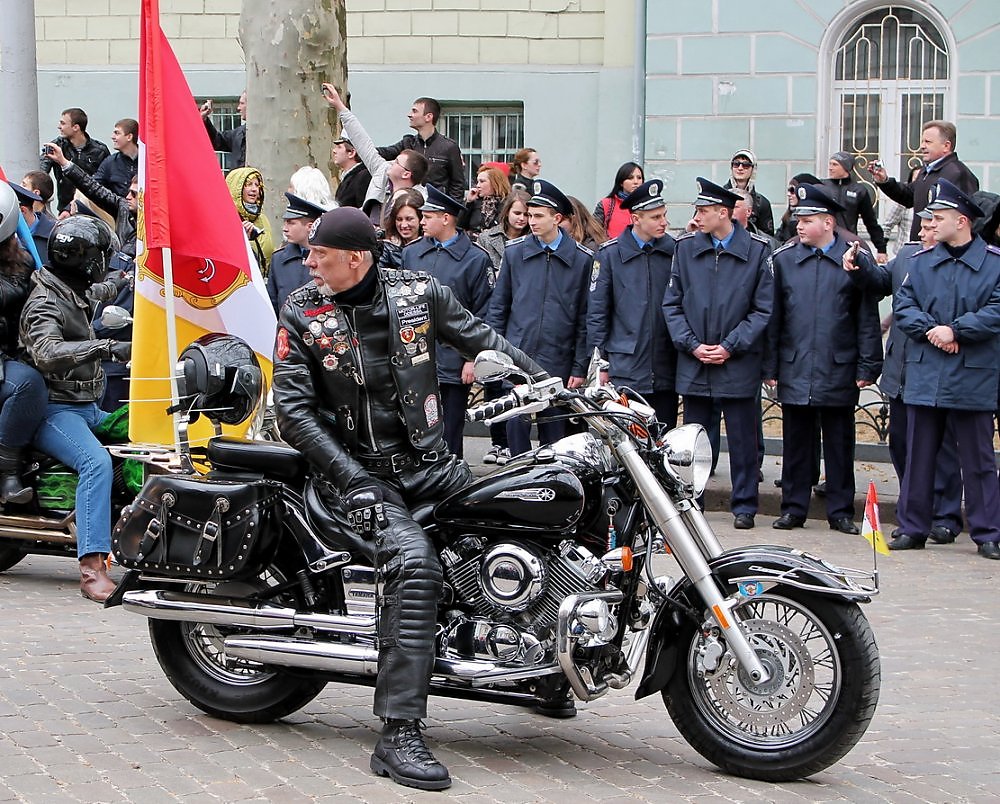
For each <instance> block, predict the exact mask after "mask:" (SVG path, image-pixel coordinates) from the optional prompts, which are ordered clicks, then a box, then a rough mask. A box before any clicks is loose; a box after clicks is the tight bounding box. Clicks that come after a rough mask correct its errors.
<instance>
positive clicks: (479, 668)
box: [225, 635, 561, 687]
mask: <svg viewBox="0 0 1000 804" xmlns="http://www.w3.org/2000/svg"><path fill="white" fill-rule="evenodd" d="M225 650H226V655H227V656H230V657H232V658H234V659H245V660H247V661H251V662H257V663H259V664H269V665H277V666H279V667H298V668H305V669H309V670H319V671H321V672H325V673H340V674H347V675H361V676H374V675H376V674H377V673H378V648H377V647H376V646H375V645H359V644H347V643H344V642H320V641H317V640H312V639H302V638H299V637H290V636H277V635H261V636H229V637H226V638H225ZM559 672H561V670H560V669H559V667H558V666H557V665H554V664H552V665H544V666H540V667H520V668H510V667H501V666H499V665H496V664H494V663H493V662H486V661H482V660H479V659H450V658H441V657H438V658H437V659H435V661H434V672H433V677H434V678H436V679H438V680H442V681H449V682H458V683H462V684H464V685H466V686H472V687H482V686H485V685H487V684H497V683H500V682H511V681H523V680H528V679H533V678H538V677H539V676H545V675H551V674H553V673H559Z"/></svg>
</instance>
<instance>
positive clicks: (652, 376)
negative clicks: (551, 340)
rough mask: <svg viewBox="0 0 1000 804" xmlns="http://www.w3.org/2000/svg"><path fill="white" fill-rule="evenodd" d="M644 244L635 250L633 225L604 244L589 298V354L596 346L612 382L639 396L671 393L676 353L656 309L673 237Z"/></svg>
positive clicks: (666, 280) (667, 273)
mask: <svg viewBox="0 0 1000 804" xmlns="http://www.w3.org/2000/svg"><path fill="white" fill-rule="evenodd" d="M648 246H649V249H650V250H649V252H648V253H645V252H643V251H642V250H641V249H640V248H639V244H638V243H637V242H636V239H635V238H634V237H633V236H632V227H631V226H629V227H628V228H627V229H626V230H625V231H624V232H623V233H622V234H621V235H619V236H618V237H616V238H615V239H613V240H609V241H607V242H606V243H604V244H603V245H602V246H601V248H600V249H599V250H598V252H597V260H596V262H595V263H594V273H593V274H592V276H591V280H590V300H589V301H588V302H587V331H588V334H589V337H590V343H589V345H588V347H587V351H588V353H590V352H592V351H593V349H594V348H595V347H596V348H597V350H598V351H599V352H600V353H601V357H603V358H605V359H606V360H608V362H609V363H610V367H609V369H608V373H609V375H610V377H611V381H612V382H613V383H615V384H616V385H627V386H629V387H630V388H632V389H633V390H635V391H638V392H639V393H640V394H647V393H651V392H653V391H673V390H674V382H675V381H676V379H677V352H676V351H675V350H674V347H673V344H672V343H671V342H670V336H669V335H668V334H667V324H666V322H665V321H664V320H663V314H662V312H661V310H660V303H661V302H662V300H663V292H664V291H665V290H666V288H667V285H668V284H669V282H670V259H671V257H672V256H673V253H674V239H673V238H672V237H671V236H670V235H663V237H659V238H657V239H656V240H653V241H650V243H649V244H648Z"/></svg>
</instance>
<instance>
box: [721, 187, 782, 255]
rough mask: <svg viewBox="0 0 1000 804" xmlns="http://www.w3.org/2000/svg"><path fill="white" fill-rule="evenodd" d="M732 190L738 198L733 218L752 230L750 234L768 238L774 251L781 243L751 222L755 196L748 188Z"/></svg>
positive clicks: (749, 230)
mask: <svg viewBox="0 0 1000 804" xmlns="http://www.w3.org/2000/svg"><path fill="white" fill-rule="evenodd" d="M730 192H731V193H732V194H733V195H735V196H736V198H737V201H736V206H735V207H733V220H734V221H736V222H737V223H738V224H739V225H740V226H742V227H743V228H744V229H746V230H747V231H748V232H750V234H754V235H757V236H758V237H763V238H764V239H765V240H767V242H768V245H770V246H771V251H774V249H776V248H777V247H778V246H780V245H781V244H780V243H779V242H778V241H777V240H776V239H775V238H774V237H773V236H771V235H769V234H764V233H763V232H761V231H760V230H759V229H758V228H757V227H756V226H755V225H754V224H753V223H751V222H750V214H751V213H752V212H753V196H752V195H750V193H748V192H747V191H746V190H730Z"/></svg>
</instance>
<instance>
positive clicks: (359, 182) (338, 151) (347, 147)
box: [331, 136, 372, 209]
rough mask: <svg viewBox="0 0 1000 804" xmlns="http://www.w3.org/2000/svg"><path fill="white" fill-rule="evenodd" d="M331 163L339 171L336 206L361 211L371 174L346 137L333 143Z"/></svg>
mask: <svg viewBox="0 0 1000 804" xmlns="http://www.w3.org/2000/svg"><path fill="white" fill-rule="evenodd" d="M331 154H332V156H333V163H334V164H335V165H336V166H337V168H338V169H339V170H340V184H338V185H337V196H336V200H337V205H338V206H341V207H357V208H358V209H361V207H363V206H364V203H365V197H366V196H367V194H368V185H369V184H371V181H372V174H371V173H369V172H368V168H366V167H365V166H364V164H363V163H362V162H361V157H359V156H358V152H357V150H355V148H354V143H352V142H351V141H350V140H349V139H348V138H347V137H343V136H341V137H338V138H337V139H335V140H334V141H333V148H332V150H331Z"/></svg>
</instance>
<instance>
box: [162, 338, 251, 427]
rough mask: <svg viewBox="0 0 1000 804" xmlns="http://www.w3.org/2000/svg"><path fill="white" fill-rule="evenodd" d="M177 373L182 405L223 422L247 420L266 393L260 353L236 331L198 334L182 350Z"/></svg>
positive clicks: (230, 422)
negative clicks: (235, 332)
mask: <svg viewBox="0 0 1000 804" xmlns="http://www.w3.org/2000/svg"><path fill="white" fill-rule="evenodd" d="M176 374H177V389H178V392H179V394H180V398H181V407H182V408H184V409H185V410H189V411H191V412H192V413H195V414H197V413H204V414H205V416H207V417H208V418H209V419H210V420H211V421H213V422H219V423H221V424H241V423H242V422H245V421H246V420H247V419H248V418H250V416H251V415H253V412H254V411H255V410H256V409H257V406H258V405H260V403H261V400H262V398H263V395H264V374H263V372H262V371H261V370H260V363H258V362H257V355H255V354H254V351H253V349H251V348H250V347H249V346H248V345H247V343H246V341H244V340H241V339H240V338H237V337H236V336H235V335H223V334H220V333H218V332H213V333H212V334H210V335H203V336H202V337H200V338H198V340H196V341H195V342H194V343H192V344H191V345H189V346H188V347H187V348H186V349H185V350H184V351H183V352H181V354H180V358H179V359H178V361H177V369H176Z"/></svg>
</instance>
